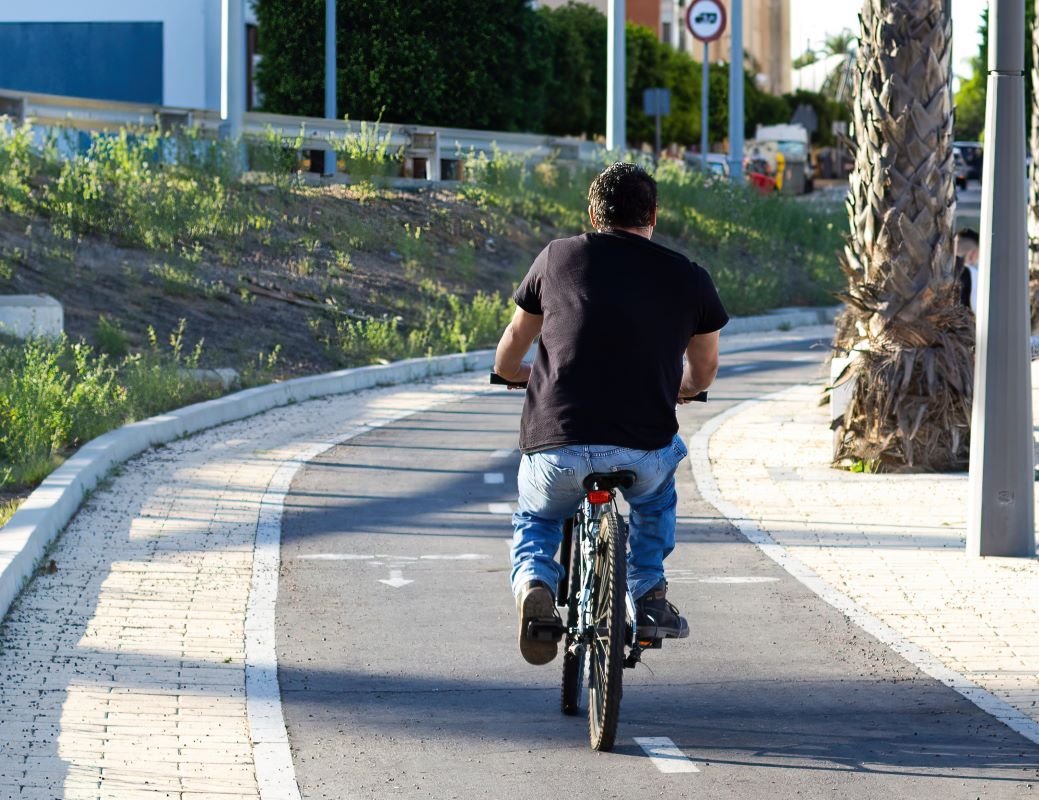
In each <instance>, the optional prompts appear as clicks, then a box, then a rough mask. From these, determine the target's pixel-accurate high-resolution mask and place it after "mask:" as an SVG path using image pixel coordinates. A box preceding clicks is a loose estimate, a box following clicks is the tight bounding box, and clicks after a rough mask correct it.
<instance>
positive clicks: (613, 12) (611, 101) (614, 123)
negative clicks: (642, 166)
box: [606, 0, 627, 153]
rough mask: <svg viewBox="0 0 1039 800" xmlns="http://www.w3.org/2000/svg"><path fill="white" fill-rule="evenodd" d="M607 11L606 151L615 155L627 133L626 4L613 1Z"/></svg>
mask: <svg viewBox="0 0 1039 800" xmlns="http://www.w3.org/2000/svg"><path fill="white" fill-rule="evenodd" d="M606 10H607V17H608V28H609V32H608V33H607V36H608V39H609V40H608V43H607V44H608V46H607V49H606V149H607V150H609V151H610V152H611V153H615V152H617V151H618V150H623V149H624V145H625V143H626V136H625V133H626V130H627V125H626V121H625V119H624V114H625V103H626V97H625V94H626V91H625V90H626V85H625V70H624V0H609V3H608V5H607V8H606Z"/></svg>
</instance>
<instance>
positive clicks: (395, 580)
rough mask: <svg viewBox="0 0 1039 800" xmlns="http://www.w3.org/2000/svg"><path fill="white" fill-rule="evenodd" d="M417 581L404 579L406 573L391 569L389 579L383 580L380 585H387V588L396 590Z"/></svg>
mask: <svg viewBox="0 0 1039 800" xmlns="http://www.w3.org/2000/svg"><path fill="white" fill-rule="evenodd" d="M414 582H415V581H409V580H408V579H407V578H405V577H404V573H403V572H402V571H401V570H399V569H391V570H390V577H389V579H385V578H383V579H382V580H380V581H379V583H385V584H386V585H387V586H392V587H393V588H394V589H399V588H400V587H401V586H407V585H408V584H409V583H414Z"/></svg>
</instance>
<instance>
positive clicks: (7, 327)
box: [0, 294, 65, 339]
mask: <svg viewBox="0 0 1039 800" xmlns="http://www.w3.org/2000/svg"><path fill="white" fill-rule="evenodd" d="M64 330H65V315H64V311H63V310H62V307H61V303H59V302H58V301H57V300H55V299H54V298H53V297H51V296H50V295H46V294H8V295H0V333H3V334H6V335H7V336H14V337H16V338H18V339H34V338H48V339H51V338H56V337H58V336H61V334H62V331H64Z"/></svg>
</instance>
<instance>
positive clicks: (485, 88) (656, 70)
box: [256, 0, 847, 144]
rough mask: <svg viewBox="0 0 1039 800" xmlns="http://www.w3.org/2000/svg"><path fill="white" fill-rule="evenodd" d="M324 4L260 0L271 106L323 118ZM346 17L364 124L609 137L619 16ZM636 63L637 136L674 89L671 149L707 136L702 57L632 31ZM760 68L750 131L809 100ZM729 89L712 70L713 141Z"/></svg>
mask: <svg viewBox="0 0 1039 800" xmlns="http://www.w3.org/2000/svg"><path fill="white" fill-rule="evenodd" d="M323 8H324V2H323V0H258V2H257V3H256V13H257V16H258V18H259V22H260V28H261V30H262V31H263V52H264V56H263V61H262V62H261V64H260V66H259V69H258V73H257V81H258V83H259V85H260V88H261V89H262V91H263V96H264V104H265V106H266V108H267V110H270V111H276V112H280V113H285V114H303V115H309V116H322V115H323V109H324V82H323V81H324V79H323V75H324V66H323V61H322V59H323V57H324V56H323V55H322V50H321V48H320V47H314V39H313V35H312V34H313V21H314V20H315V19H321V18H322V13H323ZM430 20H436V23H435V24H430ZM337 23H338V31H337V36H338V37H339V38H338V41H339V51H338V52H339V56H338V57H339V64H338V67H339V72H338V75H339V84H338V87H339V94H340V96H339V105H340V107H341V108H349V109H350V113H351V114H352V115H353V116H354V117H356V118H358V119H376V118H377V117H380V116H381V115H382V113H383V110H385V111H386V115H387V116H386V118H387V119H388V120H391V121H393V122H399V123H406V124H418V125H438V126H453V127H463V128H484V129H491V130H504V131H538V132H543V133H548V134H552V135H557V136H563V135H575V136H579V135H587V136H602V135H604V134H605V131H606V111H605V109H606V48H605V47H604V46H603V43H604V42H605V41H606V17H605V15H604V14H602V13H601V12H600V11H599V10H597V9H595V8H593V7H591V6H590V5H586V4H583V3H573V2H571V3H568V4H567V5H565V6H562V7H560V8H554V9H551V8H539V9H537V10H534V9H533V8H531V7H530V5H529V4H528V3H526V2H525V0H507V2H498V3H472V2H469V0H412V2H410V3H406V4H401V3H399V2H397V0H357V1H356V2H351V3H348V4H344V5H343V6H342V7H341V8H339V11H338V16H337ZM625 57H626V65H627V73H628V77H627V85H628V111H627V117H628V138H629V141H630V142H632V143H638V142H650V141H652V140H653V121H652V120H651V119H650V118H649V117H647V116H646V115H645V114H643V113H642V91H643V89H646V88H649V87H655V86H666V87H668V88H670V89H671V95H672V102H671V114H670V115H669V116H667V117H666V118H664V120H663V136H664V140H665V142H679V143H684V144H690V143H692V142H699V140H700V129H701V125H702V122H703V121H702V120H701V119H700V69H701V65H700V63H699V62H696V61H694V60H693V59H692V57H691V56H690V55H689V54H688V53H685V52H678V51H676V50H673V49H672V48H671V47H670V46H669V45H666V44H664V43H662V42H660V41H659V39H658V38H657V36H656V35H654V33H653V32H652V31H650V30H649V29H648V28H645V27H641V26H638V25H633V24H631V23H629V24H628V26H627V45H626V56H625ZM758 71H759V70H758V69H756V68H750V69H748V70H747V78H746V85H745V87H744V91H745V106H746V113H747V133H748V134H753V132H754V128H755V126H756V125H759V124H770V123H776V122H787V121H788V120H789V119H790V117H791V114H792V113H793V111H794V109H796V108H797V106H798V105H799V104H800V103H801V102H804V98H803V97H802V98H796V97H794V96H793V95H787V96H785V97H775V96H773V95H770V94H768V93H766V92H763V91H761V89H759V88H758V86H757V84H756V83H755V82H754V80H753V79H752V76H753V75H754V74H755V73H756V72H758ZM728 86H729V70H728V66H726V65H724V64H714V65H712V66H711V68H710V88H709V92H710V107H711V112H710V119H709V120H708V124H709V130H710V139H711V141H714V142H719V141H721V140H722V139H723V138H725V136H726V135H727V132H728V102H727V98H728V93H729V88H728ZM802 94H808V93H802ZM815 97H816V98H817V100H818V103H819V104H825V103H828V101H826V100H824V99H823V98H822V96H821V95H815ZM813 105H815V103H813ZM832 105H833V107H834V110H831V111H828V112H827V113H828V114H829V115H831V116H832V115H833V114H843V115H844V116H842V117H840V118H842V119H846V118H847V111H846V110H845V109H844V107H843V106H838V105H837V104H832ZM816 110H817V113H818V109H816ZM831 136H832V134H831V133H830V127H829V126H828V125H826V126H824V125H822V124H820V126H819V132H818V137H819V143H820V144H829V143H831V142H830V141H828V140H829V139H830V137H831Z"/></svg>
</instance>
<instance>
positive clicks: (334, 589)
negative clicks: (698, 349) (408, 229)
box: [277, 340, 1039, 798]
mask: <svg viewBox="0 0 1039 800" xmlns="http://www.w3.org/2000/svg"><path fill="white" fill-rule="evenodd" d="M814 344H816V343H815V342H813V341H812V340H800V341H796V340H795V341H787V342H782V343H779V344H775V345H773V346H771V347H767V348H762V349H759V350H752V351H744V352H741V353H736V354H730V355H727V356H725V357H724V359H723V362H724V364H725V366H724V367H723V369H722V372H721V375H720V378H719V381H718V382H717V383H716V385H715V387H714V389H713V390H712V402H711V403H710V404H709V405H708V406H706V407H700V406H699V405H696V406H686V407H683V408H682V409H680V420H681V424H682V435H683V437H685V438H686V439H688V437H689V436H691V435H692V434H693V433H694V432H695V431H696V429H697V428H698V427H699V425H701V424H703V423H704V422H705V421H706V420H707V419H709V418H710V417H711V416H713V415H714V414H717V413H720V412H722V411H724V410H725V409H726V408H727V407H728V406H730V405H731V404H732V403H735V402H739V401H741V400H744V399H747V398H750V397H757V396H761V395H763V394H766V393H769V392H772V391H776V390H778V389H781V388H784V387H785V386H788V385H792V384H796V383H802V382H804V381H806V380H810V379H812V378H814V377H816V376H817V375H818V370H819V364H820V363H821V362H822V360H823V358H824V357H825V352H826V350H825V347H817V346H816V347H813V345H814ZM521 403H522V395H520V394H519V393H508V392H501V393H496V394H482V395H480V396H477V397H473V398H471V399H467V400H463V401H460V402H455V403H451V404H448V405H444V406H441V407H439V408H436V409H434V410H432V411H428V412H422V413H419V414H415V415H413V416H410V417H407V418H406V419H403V420H401V421H399V422H396V423H392V424H390V425H387V426H385V427H382V428H379V429H378V430H375V431H372V432H370V433H367V434H363V435H361V436H358V437H356V438H354V439H352V440H350V441H349V442H348V443H347V444H345V445H342V446H339V447H336V448H333V449H332V450H329V451H328V452H326V453H325V454H324V455H322V456H320V457H319V458H317V459H316V460H314V461H313V462H312V463H311V464H309V465H308V466H307V467H305V468H304V469H303V470H301V471H300V473H299V474H298V475H297V478H296V481H295V482H294V484H293V487H292V490H291V492H290V494H289V496H288V497H287V498H286V501H285V516H284V519H283V525H282V570H281V581H280V587H279V603H278V610H277V611H278V613H277V640H278V663H279V678H280V685H281V690H282V701H283V707H284V713H285V718H286V725H287V728H288V733H289V739H290V743H291V745H292V752H293V759H294V765H295V770H296V778H297V780H298V783H299V786H300V789H301V791H302V794H303V797H305V798H310V797H314V798H317V797H335V798H352V797H359V798H369V797H370V798H383V797H398V796H399V797H412V798H424V797H429V798H451V797H458V798H480V797H487V798H527V797H535V796H557V795H559V794H568V795H570V796H572V797H577V798H583V797H613V796H616V797H622V796H644V795H650V796H670V797H692V796H704V797H712V798H715V797H718V798H725V797H757V796H766V795H769V796H772V795H775V796H781V797H834V796H840V797H848V798H868V797H896V798H897V797H907V798H908V797H938V796H943V795H947V796H949V797H985V798H1004V797H1006V798H1018V797H1029V796H1032V795H1033V793H1034V791H1035V790H1034V789H1033V786H1034V785H1035V780H1036V777H1035V776H1036V773H1035V765H1036V764H1039V748H1036V747H1035V746H1034V745H1032V744H1030V743H1028V742H1027V741H1026V740H1024V739H1023V738H1021V737H1019V736H1017V735H1016V734H1014V733H1013V732H1011V731H1010V730H1009V729H1007V728H1006V727H1005V726H1003V725H1001V724H1000V723H998V722H996V721H995V720H994V719H992V718H991V717H989V716H987V715H986V714H984V713H983V712H981V711H980V710H978V709H977V708H976V707H975V706H973V705H972V704H970V703H969V702H967V701H966V700H964V699H963V698H962V697H960V696H959V695H958V694H956V693H955V692H953V691H952V690H950V689H948V688H946V687H945V686H943V685H941V684H939V683H937V682H936V681H934V680H931V679H930V678H927V677H926V676H924V675H923V674H922V673H920V672H919V671H918V670H917V669H916V668H915V667H913V666H912V665H910V664H908V663H907V662H905V661H904V660H903V659H901V658H900V657H898V656H896V655H894V654H892V653H891V651H890V650H889V649H888V648H886V647H885V646H883V645H881V644H880V643H878V642H876V641H875V640H874V639H872V638H871V637H870V636H868V635H866V634H865V633H863V632H862V631H861V630H860V629H858V628H856V627H855V626H854V625H852V624H851V623H850V622H848V621H847V620H846V619H845V618H844V617H843V616H842V615H841V614H840V613H838V612H837V611H835V610H834V609H832V608H831V607H830V606H828V605H826V604H825V603H824V602H823V601H821V600H820V599H819V598H817V597H816V596H815V595H814V594H812V593H811V592H810V591H808V590H807V589H805V588H804V587H803V586H802V585H801V584H799V583H798V582H797V581H795V580H794V579H793V578H792V577H790V576H789V575H788V574H787V573H786V572H784V571H783V570H781V569H780V568H779V567H778V566H776V565H775V564H774V563H773V562H772V561H771V560H769V559H767V558H766V557H765V556H763V555H762V554H761V553H760V551H759V550H758V549H757V548H755V547H754V546H752V545H750V544H749V543H747V542H746V541H745V540H744V539H743V538H742V537H741V536H740V535H739V534H738V533H737V532H736V531H735V530H734V529H733V528H732V527H731V526H730V525H729V523H728V522H727V521H726V520H725V519H724V518H722V517H720V515H718V513H717V512H716V511H715V510H714V509H713V508H712V507H710V506H708V505H707V504H706V503H704V501H703V500H702V499H701V498H700V497H699V495H698V493H697V489H696V485H695V483H694V481H693V478H692V475H691V473H690V471H689V470H688V468H687V467H685V466H683V469H682V470H681V472H680V474H679V496H680V505H679V542H680V543H679V546H678V548H677V549H676V551H675V553H674V554H673V555H672V556H671V558H670V559H669V560H668V570H669V573H670V575H671V581H672V589H671V597H672V599H673V600H674V601H675V602H676V603H677V604H678V606H679V607H680V608H681V609H682V610H683V612H684V613H685V614H686V615H687V616H688V617H689V619H690V623H691V626H692V635H691V637H690V638H689V639H687V640H683V641H680V642H670V643H667V644H666V645H665V649H664V650H662V651H658V652H651V653H648V654H647V656H646V662H647V663H646V664H645V665H643V666H640V667H638V668H637V669H636V670H634V671H632V670H627V671H625V676H624V677H625V693H624V699H623V703H622V710H621V722H620V728H619V731H618V744H617V747H616V748H615V750H614V751H613V752H612V753H608V754H600V753H594V752H591V751H590V750H589V749H588V744H587V733H586V730H585V726H586V720H585V718H584V717H583V716H582V717H565V716H563V715H562V714H560V713H559V710H558V695H559V679H560V662H559V660H557V661H555V662H553V663H552V664H550V665H548V666H546V667H531V666H529V665H527V664H526V663H525V662H523V660H522V659H521V658H520V656H519V653H518V650H517V647H516V643H515V611H514V608H513V603H512V598H511V594H510V592H509V589H508V558H507V556H508V550H507V544H508V541H509V538H510V536H511V530H510V526H509V518H508V510H509V509H508V505H509V504H511V503H513V502H514V500H515V485H516V484H515V472H516V466H517V463H518V458H519V456H518V453H517V452H516V451H515V450H514V447H515V442H516V434H517V429H518V421H519V410H520V407H521ZM498 481H500V482H498ZM637 737H667V738H668V739H670V740H671V741H673V742H674V744H675V745H676V746H677V747H678V748H680V749H681V751H682V752H683V753H685V754H686V755H687V756H688V758H689V759H691V763H692V764H693V765H694V766H695V768H696V769H697V770H698V771H695V772H693V771H689V772H682V773H677V774H664V773H661V772H660V771H659V770H658V768H657V767H656V766H655V765H654V763H653V762H652V761H651V760H650V759H649V758H647V757H646V756H645V754H644V752H643V750H642V748H640V747H639V746H638V745H637V744H636V743H635V738H637ZM1029 767H1030V769H1027V768H1029Z"/></svg>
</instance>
